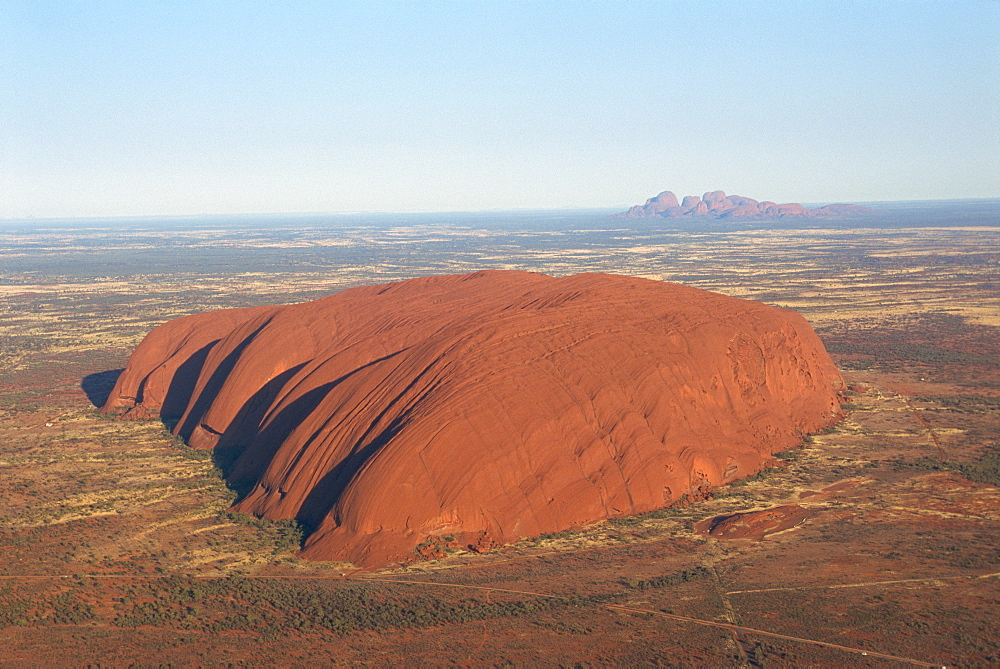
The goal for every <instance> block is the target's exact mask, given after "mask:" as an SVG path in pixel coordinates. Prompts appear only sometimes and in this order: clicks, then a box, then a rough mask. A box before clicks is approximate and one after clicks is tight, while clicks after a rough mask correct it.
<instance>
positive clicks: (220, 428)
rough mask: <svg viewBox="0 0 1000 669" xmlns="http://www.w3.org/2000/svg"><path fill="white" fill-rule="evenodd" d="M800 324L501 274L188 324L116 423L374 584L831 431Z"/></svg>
mask: <svg viewBox="0 0 1000 669" xmlns="http://www.w3.org/2000/svg"><path fill="white" fill-rule="evenodd" d="M842 383H843V382H842V380H841V377H840V375H839V373H838V372H837V370H836V368H835V367H834V365H833V363H832V362H831V360H830V358H829V356H828V355H827V353H826V351H825V350H824V349H823V346H822V344H821V343H820V341H819V339H818V338H817V336H816V335H815V333H814V332H813V331H812V329H811V328H810V326H809V325H808V323H806V321H805V320H804V319H803V318H802V317H801V316H799V315H798V314H796V313H794V312H791V311H787V310H783V309H778V308H775V307H770V306H766V305H764V304H760V303H757V302H751V301H747V300H741V299H736V298H732V297H726V296H724V295H719V294H715V293H710V292H706V291H703V290H699V289H695V288H690V287H686V286H681V285H676V284H670V283H663V282H659V281H651V280H647V279H639V278H632V277H625V276H615V275H607V274H579V275H575V276H568V277H565V278H553V277H550V276H545V275H542V274H533V273H527V272H508V271H488V272H477V273H475V274H468V275H457V276H438V277H427V278H419V279H411V280H408V281H402V282H399V283H391V284H387V285H381V286H368V287H362V288H354V289H351V290H346V291H344V292H342V293H337V294H334V295H330V296H328V297H324V298H321V299H319V300H315V301H313V302H307V303H303V304H294V305H287V306H268V307H255V308H247V309H234V310H225V311H217V312H209V313H203V314H197V315H194V316H187V317H184V318H179V319H176V320H173V321H170V322H168V323H166V324H164V325H161V326H160V327H158V328H156V329H154V330H153V331H152V332H151V333H150V334H149V335H148V336H147V337H146V339H145V340H143V342H142V343H141V344H140V345H139V346H138V347H137V348H136V350H135V352H134V353H133V354H132V357H131V359H130V360H129V363H128V367H127V369H126V370H125V371H124V372H123V373H122V375H121V376H120V377H119V379H118V383H117V385H116V387H115V389H114V390H113V391H112V393H111V395H110V397H109V399H108V401H107V404H106V405H105V406H104V408H103V411H105V412H111V413H120V414H125V415H126V416H153V415H156V414H160V415H162V416H164V417H165V418H167V419H170V420H169V422H171V423H172V422H173V421H174V420H176V421H177V422H176V428H175V432H176V433H177V434H180V435H182V436H184V437H185V438H186V439H187V440H188V443H189V444H190V445H191V446H192V447H194V448H215V449H218V450H219V451H220V453H225V454H230V455H232V456H234V457H235V460H234V462H233V465H232V467H231V469H230V471H229V472H228V476H229V478H230V479H231V480H232V481H235V482H239V483H242V484H244V485H245V486H246V487H247V489H249V493H248V494H247V495H246V497H245V498H244V499H242V500H241V501H240V502H239V503H238V504H236V506H235V509H236V510H238V511H243V512H248V513H253V514H257V515H259V516H262V517H265V518H271V519H285V518H298V519H299V520H301V521H303V522H304V523H305V524H306V525H307V526H308V527H311V528H313V532H312V533H311V534H310V536H309V537H308V539H307V540H306V543H305V547H304V550H303V556H304V557H307V558H312V559H322V560H345V561H350V562H354V563H356V564H359V565H362V566H374V565H380V564H386V563H390V562H396V561H406V560H409V559H412V558H413V557H414V556H415V555H414V548H415V546H417V545H418V544H420V543H421V542H423V541H425V540H426V539H427V538H429V537H441V536H446V535H453V536H454V537H456V540H457V541H460V542H461V544H462V545H467V546H472V547H474V548H477V549H481V548H483V547H488V546H490V545H492V544H494V543H504V542H509V541H513V540H517V539H519V538H522V537H530V536H535V535H538V534H542V533H547V532H554V531H559V530H563V529H567V528H571V527H577V526H581V525H585V524H587V523H592V522H594V521H598V520H601V519H603V518H608V517H613V516H621V515H628V514H636V513H642V512H645V511H650V510H652V509H656V508H660V507H663V506H665V505H668V504H671V503H672V502H675V501H677V500H678V499H679V498H681V497H682V496H684V495H687V494H692V493H698V492H699V491H702V490H704V489H706V488H707V487H709V486H718V485H720V484H723V483H726V482H728V481H732V480H734V479H737V478H740V477H743V476H747V475H749V474H752V473H754V472H756V471H758V470H759V469H760V468H761V466H762V464H763V462H764V460H765V459H766V457H767V456H768V455H769V454H770V453H773V452H776V451H780V450H783V449H787V448H789V447H792V446H794V445H796V444H797V443H799V442H800V440H801V439H802V437H803V435H805V434H806V433H809V432H813V431H817V430H819V429H822V428H823V427H825V426H827V425H828V424H830V423H831V422H833V421H834V420H835V419H836V417H837V414H838V411H839V404H838V401H839V398H838V391H839V390H840V389H841V387H842Z"/></svg>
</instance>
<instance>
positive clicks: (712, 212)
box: [617, 190, 872, 219]
mask: <svg viewBox="0 0 1000 669" xmlns="http://www.w3.org/2000/svg"><path fill="white" fill-rule="evenodd" d="M870 211H872V210H871V209H869V208H868V207H862V206H860V205H856V204H839V203H838V204H828V205H826V206H823V207H817V208H816V209H807V208H806V207H803V206H802V205H801V204H796V203H790V204H775V203H774V202H768V201H764V202H758V201H757V200H754V199H753V198H749V197H743V196H742V195H726V194H725V193H724V192H722V191H721V190H715V191H712V192H710V193H705V194H704V195H702V196H701V197H698V196H697V195H688V196H686V197H685V198H684V199H683V200H682V201H681V202H680V203H678V202H677V196H676V195H674V194H673V193H672V192H670V191H668V190H665V191H663V192H662V193H660V194H659V195H657V196H656V197H651V198H649V199H648V200H646V204H641V205H639V204H637V205H636V206H634V207H632V208H631V209H629V210H628V211H625V212H622V213H621V214H617V216H618V217H620V218H733V219H769V218H807V217H811V216H854V215H858V214H864V213H867V212H870Z"/></svg>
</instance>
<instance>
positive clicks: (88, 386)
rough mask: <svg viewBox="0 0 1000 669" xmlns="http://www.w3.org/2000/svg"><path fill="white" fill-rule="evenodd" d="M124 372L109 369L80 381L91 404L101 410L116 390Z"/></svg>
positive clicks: (122, 370)
mask: <svg viewBox="0 0 1000 669" xmlns="http://www.w3.org/2000/svg"><path fill="white" fill-rule="evenodd" d="M124 371H125V370H124V369H109V370H107V371H104V372H94V373H93V374H88V375H87V376H85V377H83V379H81V380H80V389H81V390H82V391H83V392H84V393H86V395H87V399H88V400H90V403H91V404H93V405H94V406H95V407H97V408H98V409H100V408H101V407H102V406H104V403H105V402H107V401H108V396H109V395H111V391H112V390H114V387H115V384H116V383H117V382H118V377H119V376H121V375H122V372H124Z"/></svg>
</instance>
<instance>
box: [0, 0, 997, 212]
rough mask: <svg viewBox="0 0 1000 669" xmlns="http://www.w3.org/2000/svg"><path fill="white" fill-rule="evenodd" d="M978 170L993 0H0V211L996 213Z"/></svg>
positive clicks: (986, 113) (992, 49)
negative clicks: (855, 206) (744, 204)
mask: <svg viewBox="0 0 1000 669" xmlns="http://www.w3.org/2000/svg"><path fill="white" fill-rule="evenodd" d="M998 156H1000V2H997V1H996V0H980V1H975V2H971V1H962V0H957V1H954V2H931V1H920V0H913V1H910V2H902V1H900V2H893V1H879V2H871V0H864V1H861V2H846V1H845V2H832V1H829V2H824V1H822V0H817V1H809V2H805V1H793V0H788V1H785V2H766V1H760V2H753V1H737V0H734V1H722V2H712V3H704V2H680V1H678V2H674V1H662V2H611V1H607V2H599V1H590V2H588V1H585V0H577V1H572V2H560V1H556V0H553V1H547V2H488V1H482V2H472V1H468V2H459V1H456V2H407V1H404V0H400V1H397V2H347V1H344V2H293V1H289V2H273V3H271V2H225V1H213V2H143V1H141V0H129V1H125V2H87V1H82V0H81V1H68V0H67V1H63V2H58V1H52V2H47V1H45V0H24V1H21V0H0V218H21V217H29V216H34V217H55V216H120V215H155V214H198V213H242V212H327V211H328V212H340V211H445V210H452V211H454V210H459V211H465V210H484V209H514V208H542V209H547V208H565V207H618V206H622V207H624V206H626V205H631V204H637V203H641V202H643V201H644V200H645V199H646V198H648V197H650V196H652V195H655V194H656V193H657V192H659V191H661V190H665V189H669V190H673V191H675V192H676V193H677V194H678V195H686V194H701V193H702V192H704V191H707V190H715V189H722V190H725V191H727V192H729V193H736V194H740V195H746V196H749V197H755V198H758V199H769V200H776V201H780V202H787V201H798V202H829V201H854V202H857V201H871V200H902V199H945V198H980V197H998V196H1000V158H998Z"/></svg>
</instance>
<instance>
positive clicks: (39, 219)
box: [0, 195, 1000, 223]
mask: <svg viewBox="0 0 1000 669" xmlns="http://www.w3.org/2000/svg"><path fill="white" fill-rule="evenodd" d="M994 201H995V202H1000V195H998V196H994V197H975V198H936V199H926V200H857V201H851V202H845V201H843V200H830V201H817V202H802V203H800V204H802V205H803V206H806V207H821V206H825V205H828V204H857V205H890V204H894V205H899V204H930V203H948V202H954V203H959V202H967V203H976V202H982V203H986V202H994ZM632 206H634V205H631V204H626V205H615V206H607V207H551V208H548V207H547V208H535V207H522V208H512V209H500V208H498V209H440V210H364V209H359V210H343V211H257V212H201V213H191V214H86V215H81V216H73V215H67V216H10V217H4V218H0V223H27V222H34V223H44V222H60V221H100V220H116V221H123V220H133V221H148V220H164V219H166V220H189V219H198V218H240V217H249V218H267V217H274V216H288V217H312V216H404V215H405V216H440V215H470V214H475V215H490V214H521V215H524V214H554V213H568V212H579V213H586V212H594V213H597V212H619V211H621V212H624V211H627V210H628V209H629V208H630V207H632Z"/></svg>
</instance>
